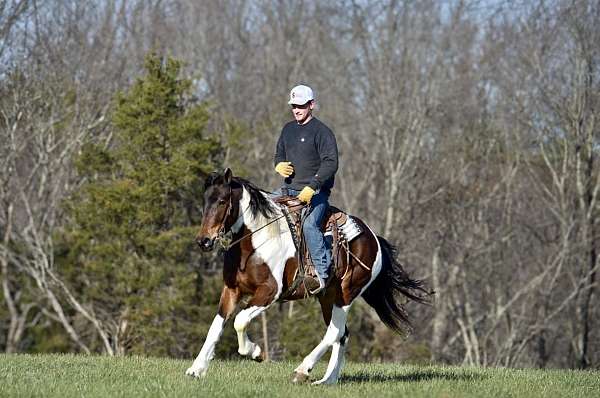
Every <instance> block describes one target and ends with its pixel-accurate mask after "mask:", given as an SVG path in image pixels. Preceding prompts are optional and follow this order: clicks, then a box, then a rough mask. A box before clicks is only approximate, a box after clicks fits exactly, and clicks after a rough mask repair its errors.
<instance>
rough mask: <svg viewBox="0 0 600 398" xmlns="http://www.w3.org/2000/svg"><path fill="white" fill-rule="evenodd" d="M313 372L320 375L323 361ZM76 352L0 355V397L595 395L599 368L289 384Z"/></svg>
mask: <svg viewBox="0 0 600 398" xmlns="http://www.w3.org/2000/svg"><path fill="white" fill-rule="evenodd" d="M322 362H323V363H321V364H320V365H319V366H318V367H317V368H316V369H315V370H314V371H313V375H312V376H313V377H314V378H320V377H321V376H322V375H323V372H324V369H325V362H324V361H322ZM190 363H191V361H182V360H174V359H161V358H142V357H118V358H114V357H113V358H111V357H99V356H80V355H0V396H1V397H7V396H9V397H31V396H43V397H61V398H65V397H75V396H77V397H135V396H140V397H161V396H168V397H213V396H217V397H234V396H235V397H256V396H259V397H262V398H267V397H286V398H292V397H293V398H300V397H310V398H315V397H322V396H323V397H344V398H346V397H372V396H373V397H402V396H406V397H411V398H413V397H468V396H471V397H486V398H488V397H598V396H600V372H598V371H572V370H531V369H479V368H465V367H441V366H412V365H400V364H359V363H350V364H347V365H346V367H345V369H344V372H343V376H342V379H341V380H340V383H339V384H338V385H336V386H311V385H293V384H291V383H290V376H291V373H292V371H293V369H294V367H295V366H296V365H297V364H296V363H290V362H278V363H273V362H270V363H255V362H252V361H248V360H241V359H240V360H239V361H219V360H216V361H213V362H212V363H211V368H210V369H209V373H208V375H207V377H206V378H204V379H193V378H191V377H189V376H186V375H185V374H184V372H185V370H186V369H187V367H188V366H189V365H190Z"/></svg>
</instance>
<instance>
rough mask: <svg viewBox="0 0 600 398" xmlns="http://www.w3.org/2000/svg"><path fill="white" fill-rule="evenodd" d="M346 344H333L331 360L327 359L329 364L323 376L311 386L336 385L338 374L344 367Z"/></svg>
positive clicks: (346, 342)
mask: <svg viewBox="0 0 600 398" xmlns="http://www.w3.org/2000/svg"><path fill="white" fill-rule="evenodd" d="M347 344H348V340H346V341H345V342H344V344H342V343H341V342H339V343H334V344H333V348H332V350H331V358H329V364H328V365H327V370H326V371H325V375H324V376H323V378H322V379H321V380H319V381H315V382H314V383H312V384H335V383H337V381H338V379H339V377H340V373H341V371H342V367H343V366H344V354H345V353H346V346H347Z"/></svg>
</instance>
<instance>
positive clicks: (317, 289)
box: [306, 273, 326, 296]
mask: <svg viewBox="0 0 600 398" xmlns="http://www.w3.org/2000/svg"><path fill="white" fill-rule="evenodd" d="M310 279H311V280H313V281H315V280H316V282H318V286H316V287H315V288H314V289H312V290H310V288H309V286H306V288H307V290H308V293H310V295H311V296H315V295H317V294H319V293H321V292H322V291H323V290H324V289H325V286H326V283H325V280H323V278H321V275H319V274H318V273H317V275H316V278H313V277H311V278H310Z"/></svg>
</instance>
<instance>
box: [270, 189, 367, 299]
mask: <svg viewBox="0 0 600 398" xmlns="http://www.w3.org/2000/svg"><path fill="white" fill-rule="evenodd" d="M274 201H275V203H277V204H278V205H279V206H280V208H281V209H282V211H283V213H284V214H285V216H286V220H287V222H288V225H289V227H290V231H291V234H292V239H293V240H294V244H295V246H296V255H297V256H298V270H297V271H296V275H295V276H294V282H293V283H292V285H291V287H290V289H288V291H287V292H286V293H285V294H283V295H282V298H283V299H285V296H288V295H291V294H293V293H294V292H295V290H296V289H297V288H298V286H299V285H300V283H304V284H305V292H310V291H313V290H314V289H316V287H318V286H319V282H318V280H317V278H316V275H317V273H316V270H315V266H314V263H313V261H312V259H311V257H310V252H309V250H308V246H307V245H306V242H305V239H304V234H303V233H302V225H303V222H304V217H303V212H302V210H303V209H304V208H306V205H305V204H304V203H303V202H301V201H300V200H299V199H298V198H296V197H295V196H279V197H277V198H275V199H274ZM321 232H323V235H324V237H325V240H326V244H328V243H330V245H331V251H332V253H331V254H332V258H333V269H332V270H331V272H330V275H332V276H333V275H335V274H336V273H337V268H338V253H339V248H340V246H341V245H344V244H346V246H347V243H348V242H350V241H352V240H353V239H354V238H356V237H357V236H358V235H360V234H361V232H362V231H361V229H360V227H359V226H358V224H357V223H356V222H355V221H354V219H353V218H352V216H350V215H348V214H346V213H345V212H343V211H342V210H340V209H338V208H337V207H334V206H329V208H328V209H327V212H326V213H325V216H324V217H323V221H322V222H321ZM329 237H331V238H329ZM333 279H334V278H332V277H330V278H328V279H327V285H329V283H330V282H331V281H332V280H333Z"/></svg>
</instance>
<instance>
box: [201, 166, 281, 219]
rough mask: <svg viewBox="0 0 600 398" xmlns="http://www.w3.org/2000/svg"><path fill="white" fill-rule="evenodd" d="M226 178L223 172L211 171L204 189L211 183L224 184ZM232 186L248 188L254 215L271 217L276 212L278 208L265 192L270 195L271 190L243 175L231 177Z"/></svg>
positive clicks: (251, 209)
mask: <svg viewBox="0 0 600 398" xmlns="http://www.w3.org/2000/svg"><path fill="white" fill-rule="evenodd" d="M224 183H225V179H224V176H223V175H222V174H219V173H216V172H214V173H211V174H210V175H209V176H208V177H207V178H206V180H205V182H204V189H208V187H210V186H211V185H216V184H224ZM231 187H232V188H246V191H248V194H249V195H250V211H251V212H252V216H253V217H257V216H258V215H259V214H261V215H262V216H263V217H265V218H270V217H272V216H273V215H275V214H276V212H277V210H276V208H275V205H274V204H273V202H272V201H270V200H269V199H268V198H267V197H266V196H265V194H267V195H269V192H267V191H265V190H264V189H260V188H258V187H257V186H256V185H254V184H252V183H251V182H250V181H248V180H246V179H244V178H242V177H233V176H232V177H231Z"/></svg>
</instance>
